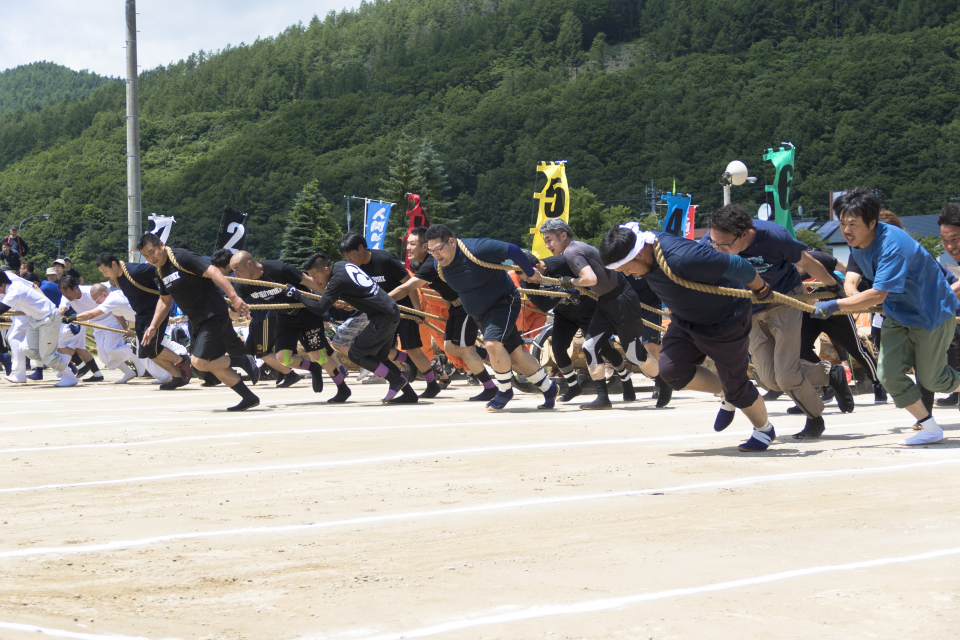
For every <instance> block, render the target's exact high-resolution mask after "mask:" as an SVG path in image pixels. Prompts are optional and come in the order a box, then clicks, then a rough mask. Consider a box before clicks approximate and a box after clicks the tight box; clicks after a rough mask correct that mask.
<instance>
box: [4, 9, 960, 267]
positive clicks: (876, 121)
mask: <svg viewBox="0 0 960 640" xmlns="http://www.w3.org/2000/svg"><path fill="white" fill-rule="evenodd" d="M957 5H958V0H948V1H946V2H939V3H929V2H922V1H920V0H872V1H869V2H868V1H866V0H848V1H843V2H840V3H839V5H838V6H839V14H836V13H834V1H833V0H809V1H808V0H803V1H800V0H775V1H770V0H763V1H760V0H687V1H667V0H551V1H549V2H548V1H547V0H390V1H380V2H372V3H364V4H363V5H362V6H361V7H360V8H359V9H358V10H356V11H350V12H343V13H339V14H330V15H328V16H326V17H325V18H323V19H318V18H314V19H313V20H309V21H308V22H307V24H306V25H296V26H293V27H290V28H289V29H287V30H286V31H285V32H284V33H282V34H280V35H278V36H277V37H275V38H267V39H262V40H258V41H257V42H255V43H253V44H251V45H246V46H239V47H234V48H229V49H227V50H224V51H219V52H215V53H212V54H211V53H205V52H198V53H197V54H195V55H191V56H190V57H189V58H188V59H186V60H183V61H180V62H178V63H176V64H173V65H170V66H168V67H159V68H156V69H152V70H149V71H145V72H144V73H143V74H142V81H141V87H140V92H141V93H140V94H141V110H142V119H141V146H142V156H143V194H144V200H143V202H144V204H143V210H144V218H146V215H147V214H148V213H150V212H152V211H156V212H158V213H162V214H166V215H173V216H175V217H176V218H177V225H176V226H175V227H174V229H175V231H174V234H175V235H181V236H184V237H187V238H190V239H191V240H192V242H193V243H194V245H195V246H196V247H197V248H199V249H201V250H204V251H208V250H209V247H210V246H211V245H212V243H213V239H214V235H215V232H216V228H217V225H218V223H219V219H220V212H221V211H222V210H223V207H224V206H225V205H231V206H233V207H234V208H237V209H240V210H243V211H248V212H250V213H251V214H252V218H251V223H252V224H251V225H250V226H251V229H250V233H251V236H250V243H249V246H250V247H251V248H252V249H253V250H254V251H255V252H257V253H259V254H260V255H263V256H269V257H274V256H276V255H277V253H278V252H279V248H280V242H281V238H282V234H283V229H284V227H285V221H286V212H287V211H289V210H290V208H291V205H292V202H293V199H294V197H295V196H296V194H297V193H298V192H299V191H300V190H301V189H302V188H303V186H304V185H305V184H306V183H308V182H311V181H312V180H315V179H316V180H318V182H319V186H320V191H321V193H322V194H323V195H324V196H325V197H326V198H327V200H328V201H329V202H330V204H331V205H332V207H333V209H334V212H335V214H336V216H337V217H338V220H339V221H340V224H341V226H343V216H344V212H345V207H344V201H343V195H344V194H349V195H358V196H369V197H389V199H395V198H394V197H390V196H391V194H393V193H396V191H397V189H398V188H399V187H397V185H398V184H400V185H401V186H402V184H414V183H415V184H416V185H417V189H418V190H420V191H423V192H425V193H426V195H427V196H428V197H427V199H428V200H432V201H442V202H447V203H455V204H454V205H453V206H448V207H444V208H442V209H440V210H438V211H436V213H438V214H440V215H442V216H443V217H445V218H446V219H449V220H451V221H452V222H453V223H454V224H455V225H456V226H458V227H459V230H460V232H461V234H462V235H465V236H472V235H483V236H493V237H498V238H503V239H507V240H512V241H524V240H525V239H526V238H527V237H528V236H526V232H527V228H528V226H529V222H530V212H531V203H532V189H533V185H534V168H535V165H536V163H537V162H538V161H540V160H557V159H566V160H568V161H569V164H568V176H569V179H570V183H571V186H572V187H575V188H581V187H583V188H586V189H589V191H590V192H592V193H593V194H595V195H596V196H597V197H598V198H599V199H600V200H630V199H639V198H642V197H643V195H644V189H645V187H647V186H649V185H650V182H651V180H653V181H654V182H655V184H656V186H657V188H660V189H662V188H669V186H670V185H671V184H672V182H673V179H674V178H676V183H677V186H678V188H679V189H681V190H683V191H687V192H693V194H694V202H695V203H699V204H700V205H701V211H709V210H710V209H711V208H713V207H715V206H717V204H718V203H719V201H720V197H721V194H720V188H719V185H718V176H719V174H720V173H721V172H722V170H723V167H724V166H725V165H726V163H727V162H728V161H730V160H732V159H734V158H739V159H742V160H744V161H745V162H746V163H747V165H748V166H749V167H750V169H751V173H752V174H753V175H757V176H758V177H760V180H759V182H758V184H757V185H756V186H754V187H747V186H745V187H739V188H737V189H736V191H735V198H736V199H737V200H740V201H745V202H750V203H759V202H763V199H764V194H763V183H764V180H770V179H772V170H771V169H770V168H769V165H767V168H765V167H764V163H763V162H762V160H761V156H762V154H763V152H764V151H765V150H766V149H767V148H768V147H771V146H777V145H779V143H780V142H781V141H791V142H793V143H794V144H796V145H797V147H798V156H797V167H796V178H795V182H794V187H795V189H794V196H795V197H794V200H793V203H794V205H796V204H802V205H803V206H804V208H805V210H806V211H808V212H810V211H812V212H814V213H820V214H823V215H825V214H826V203H827V192H828V190H829V189H831V188H834V189H839V188H843V187H849V186H853V185H855V184H867V185H869V186H872V187H876V188H878V189H880V190H881V193H882V195H883V196H884V198H885V199H886V201H887V203H888V205H889V206H890V207H891V208H892V209H893V210H894V211H896V212H897V213H900V214H901V215H910V214H917V213H931V212H935V211H937V210H939V208H940V206H941V205H942V204H943V202H945V201H946V200H947V199H948V198H950V197H956V196H960V183H958V177H960V175H958V174H960V164H958V160H960V122H958V120H957V109H958V105H960V62H958V57H960V25H958V22H960V17H958V15H957ZM123 101H124V90H123V83H112V84H109V85H107V86H104V87H101V88H99V89H97V90H95V91H94V92H93V93H92V94H90V95H89V96H87V97H85V98H83V99H72V100H66V101H63V102H61V103H58V104H54V105H49V106H47V107H44V108H42V109H40V110H34V111H29V112H23V111H18V112H15V113H8V114H6V115H4V116H2V117H0V223H6V222H9V221H15V222H16V221H19V220H20V219H21V218H24V217H26V216H28V215H31V214H34V213H50V214H52V215H53V218H52V220H50V221H49V222H37V221H32V222H31V223H30V227H29V232H28V229H26V228H25V230H24V235H25V236H27V237H28V239H31V240H35V241H36V242H35V243H34V244H35V246H36V247H37V249H38V251H40V252H43V253H45V254H47V255H50V254H51V253H55V247H54V245H53V240H55V239H59V238H65V239H66V240H67V244H66V248H67V250H68V251H69V252H70V254H71V255H72V256H73V257H74V258H77V259H79V260H80V261H90V260H91V259H92V258H93V257H94V256H95V254H96V252H98V251H100V250H101V249H104V248H106V249H114V250H119V251H122V250H124V248H125V233H126V229H125V224H126V214H125V211H126V198H125V186H124V185H125V179H126V177H125V160H126V158H125V147H124V107H123ZM391 167H393V169H395V171H394V172H393V174H391V171H390V170H391ZM410 176H414V178H417V176H419V179H420V182H416V180H414V178H410ZM391 177H392V178H394V180H393V181H392V182H391V183H389V184H388V183H387V179H388V178H391ZM404 180H407V182H405V183H404ZM411 180H412V181H413V182H411ZM581 195H583V194H582V193H581ZM632 204H635V205H637V206H638V207H639V208H641V209H647V208H648V207H649V204H648V203H643V202H632ZM576 214H577V212H576V211H575V212H574V215H576ZM358 218H359V216H355V218H354V220H355V221H356V220H357V219H358ZM355 224H356V222H355Z"/></svg>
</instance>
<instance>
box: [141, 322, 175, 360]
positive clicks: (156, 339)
mask: <svg viewBox="0 0 960 640" xmlns="http://www.w3.org/2000/svg"><path fill="white" fill-rule="evenodd" d="M168 320H169V318H164V319H163V322H161V323H160V326H159V327H157V334H156V335H155V336H153V340H151V341H150V343H149V344H144V342H143V332H144V331H146V330H147V327H149V326H150V323H151V322H153V318H141V317H137V318H135V319H134V321H133V330H134V331H136V333H137V345H138V346H137V357H138V358H156V357H157V356H159V355H160V354H161V353H162V352H163V345H162V344H160V343H161V342H162V341H163V336H164V335H166V333H167V321H168Z"/></svg>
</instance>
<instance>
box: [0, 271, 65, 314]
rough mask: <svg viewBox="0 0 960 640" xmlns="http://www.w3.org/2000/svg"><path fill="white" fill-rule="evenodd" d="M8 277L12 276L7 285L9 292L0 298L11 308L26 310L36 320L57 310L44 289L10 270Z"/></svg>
mask: <svg viewBox="0 0 960 640" xmlns="http://www.w3.org/2000/svg"><path fill="white" fill-rule="evenodd" d="M7 277H8V278H10V284H8V285H7V292H6V293H5V294H4V295H3V299H2V300H0V302H2V303H3V304H5V305H7V306H8V307H10V308H11V309H16V310H17V311H22V312H24V313H25V314H27V315H28V316H29V317H31V318H33V319H34V320H43V319H44V318H46V317H47V316H49V315H50V314H51V313H53V312H54V311H56V310H57V308H56V307H55V306H54V305H53V303H52V302H50V298H48V297H47V296H45V295H44V294H43V292H42V291H37V290H36V289H34V288H33V283H31V282H28V281H26V280H24V279H23V278H21V277H20V276H15V275H13V274H12V273H10V272H9V271H8V272H7Z"/></svg>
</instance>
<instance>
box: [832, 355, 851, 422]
mask: <svg viewBox="0 0 960 640" xmlns="http://www.w3.org/2000/svg"><path fill="white" fill-rule="evenodd" d="M830 387H831V388H832V389H833V390H834V391H835V392H836V394H837V405H838V406H839V407H840V412H841V413H853V407H854V402H853V394H852V393H851V392H850V385H848V384H847V371H846V369H844V368H843V366H842V365H839V364H835V365H833V366H832V367H830Z"/></svg>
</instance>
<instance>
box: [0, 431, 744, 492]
mask: <svg viewBox="0 0 960 640" xmlns="http://www.w3.org/2000/svg"><path fill="white" fill-rule="evenodd" d="M733 433H734V434H736V435H740V436H746V435H748V434H749V433H750V432H749V431H739V432H733ZM724 435H726V434H724ZM718 436H720V434H719V433H703V434H700V433H698V434H690V435H682V436H656V437H649V438H617V439H614V440H580V441H567V442H537V443H530V444H516V445H498V446H489V447H471V448H466V449H440V450H439V451H412V452H408V453H395V454H390V455H385V456H372V457H367V458H353V459H350V460H331V461H326V462H306V463H301V464H276V465H266V466H261V467H239V468H233V469H207V470H205V471H184V472H182V473H165V474H161V475H155V476H136V477H133V478H117V479H115V480H90V481H88V482H70V483H63V484H43V485H38V486H35V487H10V488H6V489H0V493H21V492H24V491H42V490H45V489H75V488H78V487H101V486H105V485H117V484H128V483H143V482H154V481H158V480H178V479H182V478H205V477H210V476H226V475H234V474H237V473H260V472H264V471H291V470H301V469H324V468H330V467H348V466H355V465H362V464H377V463H381V462H400V461H403V460H412V459H415V458H435V457H447V456H462V455H470V454H482V453H497V452H506V451H531V450H535V449H557V448H560V447H569V448H571V449H573V448H576V447H602V446H610V445H623V444H642V443H645V442H674V441H679V440H702V439H704V438H716V437H718Z"/></svg>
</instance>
